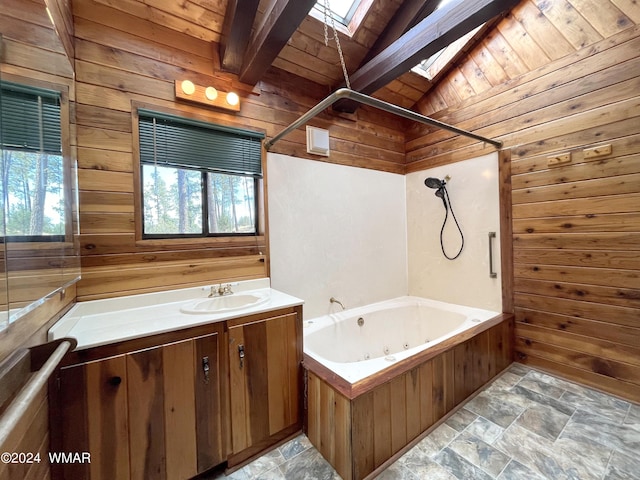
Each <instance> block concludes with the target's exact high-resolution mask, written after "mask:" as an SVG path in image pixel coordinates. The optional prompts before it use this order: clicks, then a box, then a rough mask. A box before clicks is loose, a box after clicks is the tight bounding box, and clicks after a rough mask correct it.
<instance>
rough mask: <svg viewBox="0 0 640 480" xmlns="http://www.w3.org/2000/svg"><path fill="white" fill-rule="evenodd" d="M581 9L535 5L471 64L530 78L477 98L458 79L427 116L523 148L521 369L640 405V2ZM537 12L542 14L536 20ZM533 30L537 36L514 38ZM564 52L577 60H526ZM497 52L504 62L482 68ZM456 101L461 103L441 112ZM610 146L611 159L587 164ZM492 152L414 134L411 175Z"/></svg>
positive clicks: (517, 208) (444, 87) (516, 171)
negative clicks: (591, 154) (564, 159)
mask: <svg viewBox="0 0 640 480" xmlns="http://www.w3.org/2000/svg"><path fill="white" fill-rule="evenodd" d="M570 3H571V6H572V7H571V8H568V9H566V8H563V5H567V2H566V1H565V0H562V1H560V0H553V1H545V2H531V1H523V2H522V3H521V4H520V5H519V7H518V8H516V9H515V10H514V12H513V15H511V16H509V17H508V18H506V19H504V20H503V21H502V22H501V23H500V24H499V25H498V26H497V29H496V30H495V31H494V32H493V33H492V34H491V35H489V37H488V38H487V39H486V40H485V41H484V42H483V43H482V44H481V45H479V46H478V47H477V48H476V49H475V50H473V51H472V52H470V54H469V56H468V57H467V58H466V59H464V60H463V61H462V63H460V65H459V67H458V70H459V71H460V72H462V71H469V72H475V73H474V75H476V76H477V77H478V78H481V77H482V76H483V75H484V77H485V78H488V76H489V75H490V74H492V73H494V74H495V73H496V72H497V71H498V72H501V71H502V70H504V69H502V70H501V69H498V68H497V67H496V62H498V65H499V64H500V62H499V61H498V58H495V51H497V50H499V51H500V52H502V53H503V54H505V52H509V58H510V60H509V61H508V62H507V61H506V59H505V58H503V60H502V62H503V63H502V65H503V66H507V65H509V66H511V68H516V66H517V65H521V69H520V70H518V71H514V72H512V74H510V75H502V76H501V77H500V78H496V79H495V81H494V82H490V83H492V84H491V85H488V86H487V89H486V90H484V91H482V89H480V90H479V91H478V92H477V93H476V92H475V91H474V92H473V95H472V96H469V95H465V93H464V92H467V93H469V92H470V90H469V88H468V84H467V83H465V82H462V81H461V79H460V76H459V75H452V76H450V77H449V79H448V80H447V81H446V82H445V83H446V84H445V83H443V84H441V85H439V86H438V87H437V88H436V89H435V91H434V93H433V94H431V95H429V96H428V97H427V98H425V99H424V101H422V102H421V105H422V107H423V108H424V109H425V110H424V111H425V112H428V111H429V110H433V109H437V110H438V111H437V113H435V114H434V115H433V116H434V117H435V118H437V119H439V120H442V121H445V122H448V123H452V124H454V125H458V126H460V127H462V128H468V129H470V130H474V131H478V132H479V133H481V134H483V135H486V136H489V137H495V138H499V139H501V140H503V141H504V144H505V148H507V149H511V156H512V162H511V183H512V197H513V198H512V215H513V246H514V248H513V254H514V272H515V285H514V287H515V294H514V303H515V314H516V337H517V340H516V342H517V344H516V351H517V358H518V359H519V360H520V361H522V362H524V363H527V364H530V365H532V366H537V367H540V368H544V369H547V370H549V371H552V372H555V373H558V374H560V375H563V376H565V377H567V378H569V379H573V380H576V381H579V382H582V383H586V384H588V385H591V386H593V387H596V388H600V389H603V390H606V391H608V392H611V393H614V394H617V395H620V396H622V397H625V398H628V399H632V400H635V401H639V400H640V341H639V340H638V339H639V338H640V302H639V299H640V280H639V278H640V273H639V272H640V264H639V263H638V258H640V216H639V213H638V212H639V211H640V208H639V207H640V181H639V180H640V177H639V176H638V174H640V156H639V155H640V88H639V87H640V27H639V26H638V25H634V23H636V24H637V23H638V22H639V21H640V17H639V15H638V14H639V13H640V12H639V10H638V6H637V5H635V3H634V2H618V1H615V2H603V5H602V10H599V9H600V8H601V6H600V4H599V5H598V11H597V12H596V11H595V10H592V8H591V7H590V6H591V5H595V4H593V2H582V1H578V0H575V1H574V0H572V1H571V2H570ZM534 4H537V7H538V8H539V9H540V11H541V15H537V16H532V15H531V14H525V11H530V10H531V9H532V8H534V7H536V5H534ZM614 4H615V5H614ZM614 7H615V8H614ZM593 8H595V7H593ZM534 13H535V12H534ZM612 19H613V21H611V20H612ZM523 22H526V31H527V32H529V33H531V35H527V36H528V37H529V38H527V39H526V40H525V39H518V38H517V36H511V35H512V33H510V32H517V31H522V28H523V25H525V23H523ZM561 27H562V28H561ZM543 28H545V29H551V30H552V31H555V33H554V34H549V35H547V36H545V37H544V38H546V39H549V41H550V43H549V44H547V43H546V41H543V39H542V38H540V39H538V38H537V37H535V36H534V35H533V33H532V32H534V31H535V30H536V29H543ZM559 35H562V36H566V38H565V39H564V40H563V41H560V40H559ZM525 42H527V43H529V47H527V46H526V45H525ZM551 43H555V44H557V45H558V46H559V45H566V44H567V43H569V44H571V45H572V47H573V48H578V50H577V51H575V52H573V53H570V49H569V48H568V47H567V48H566V49H563V50H562V51H556V52H555V53H554V54H553V55H551V53H548V54H547V57H549V58H550V59H551V61H549V60H548V59H546V60H545V61H544V62H543V63H541V64H531V63H528V64H527V63H526V62H525V59H529V62H531V61H532V59H533V58H535V57H536V53H534V52H537V49H539V48H543V47H544V48H548V47H549V46H550V44H551ZM500 45H501V46H502V47H500V48H499V46H500ZM581 45H588V46H584V47H581ZM531 49H532V50H531ZM489 51H491V52H493V53H494V60H495V61H492V62H491V63H489V62H485V64H481V63H480V59H484V60H487V59H488V58H489V55H488V52H489ZM525 52H528V54H525ZM568 52H569V53H568ZM538 53H540V52H538ZM567 53H568V54H567ZM563 55H564V56H563ZM554 58H556V59H555V60H554ZM523 62H524V63H525V64H526V65H524V64H523ZM491 65H493V67H491ZM444 91H456V92H458V93H457V97H455V96H453V95H451V96H450V101H445V102H442V98H441V97H443V96H444V94H443V92H444ZM438 92H440V93H439V94H438ZM443 107H446V108H444V109H442V108H443ZM602 145H611V147H612V153H611V154H609V155H604V156H600V157H595V158H587V156H585V150H586V149H589V148H591V147H596V146H602ZM485 151H487V148H485V147H484V146H483V145H480V144H478V143H477V142H472V141H469V140H466V139H463V138H461V137H453V136H451V135H449V134H447V133H443V132H435V131H428V130H421V131H413V132H411V134H410V135H409V136H408V142H407V161H408V162H409V163H408V165H407V168H408V170H409V171H416V170H420V169H423V168H426V167H429V166H435V165H442V164H446V163H449V162H455V161H458V160H462V159H466V158H471V157H473V156H475V155H477V154H480V153H484V152H485ZM560 154H570V163H568V164H566V165H558V166H555V167H550V166H549V165H548V157H555V156H557V155H560Z"/></svg>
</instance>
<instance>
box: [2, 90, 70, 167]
mask: <svg viewBox="0 0 640 480" xmlns="http://www.w3.org/2000/svg"><path fill="white" fill-rule="evenodd" d="M0 88H1V92H0V94H1V95H2V97H1V100H0V115H1V116H0V122H1V125H2V128H1V129H0V130H1V133H2V134H1V136H0V139H1V141H2V147H3V148H6V149H10V150H27V151H36V152H43V153H51V154H55V155H60V153H61V152H62V140H61V139H62V133H61V129H60V93H59V92H55V91H51V90H45V89H42V88H34V87H29V86H26V85H20V84H16V83H11V82H0Z"/></svg>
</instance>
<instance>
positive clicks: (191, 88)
mask: <svg viewBox="0 0 640 480" xmlns="http://www.w3.org/2000/svg"><path fill="white" fill-rule="evenodd" d="M182 91H183V92H184V93H185V94H187V95H193V92H195V91H196V86H195V85H194V84H193V82H192V81H191V80H183V81H182Z"/></svg>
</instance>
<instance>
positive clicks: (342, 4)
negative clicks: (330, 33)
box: [313, 0, 360, 26]
mask: <svg viewBox="0 0 640 480" xmlns="http://www.w3.org/2000/svg"><path fill="white" fill-rule="evenodd" d="M328 4H329V10H330V14H331V16H332V17H333V19H334V20H335V21H336V22H338V23H341V24H342V25H345V26H348V25H349V22H351V18H352V17H353V14H354V13H355V12H356V10H357V9H358V6H359V5H360V0H328ZM324 6H325V0H318V1H317V2H316V4H315V5H314V7H313V8H315V9H316V10H318V11H319V12H320V14H322V15H324Z"/></svg>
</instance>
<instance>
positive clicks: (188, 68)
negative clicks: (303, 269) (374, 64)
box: [73, 0, 404, 300]
mask: <svg viewBox="0 0 640 480" xmlns="http://www.w3.org/2000/svg"><path fill="white" fill-rule="evenodd" d="M107 4H108V5H107ZM126 7H127V4H126V2H125V0H111V1H109V2H103V1H96V0H81V1H75V2H73V13H74V26H75V49H76V64H75V67H76V80H77V83H76V91H77V121H78V131H77V135H78V162H79V168H80V169H79V184H80V219H81V221H80V225H81V249H82V276H83V279H82V281H81V282H80V284H79V286H78V300H89V299H96V298H104V297H113V296H119V295H125V294H132V293H142V292H148V291H154V290H163V289H167V288H180V287H185V286H189V285H193V284H201V283H205V282H212V283H215V282H218V281H227V280H239V279H247V278H256V277H263V276H266V275H268V251H267V245H268V242H267V240H266V237H265V236H264V235H261V236H259V237H257V238H254V237H252V238H250V239H245V240H244V241H239V242H235V243H231V242H229V243H224V242H222V243H213V242H205V241H202V240H201V241H197V242H191V243H180V242H155V243H154V242H149V241H146V242H140V241H139V239H137V238H136V234H135V232H136V228H135V224H136V222H139V221H140V212H136V211H135V208H134V205H135V200H134V195H135V192H136V188H135V187H134V181H135V174H134V169H137V160H136V158H135V153H134V152H135V145H133V143H134V137H133V135H132V118H131V117H132V108H133V107H132V102H139V103H143V104H145V105H146V106H148V107H150V108H153V107H154V106H155V107H156V108H167V109H171V110H176V111H179V112H185V113H186V114H192V115H197V116H199V117H200V118H204V119H206V120H209V121H212V122H215V123H220V124H224V125H230V126H235V127H242V128H248V129H253V130H257V131H263V132H265V133H266V134H267V136H273V135H274V134H275V133H277V132H279V131H280V130H281V129H282V128H284V127H285V126H286V125H288V124H289V123H291V122H292V121H293V120H295V119H296V118H297V117H298V116H299V115H300V114H302V113H304V112H305V111H307V110H308V109H309V108H311V107H312V106H314V105H315V104H316V102H317V101H318V100H319V99H321V98H323V97H324V96H326V94H327V93H328V91H327V90H326V88H325V87H321V86H319V85H317V84H315V83H312V82H310V81H306V80H302V79H300V78H297V77H294V76H292V75H289V74H285V73H284V72H282V71H279V70H274V73H272V74H270V75H269V76H268V77H267V78H266V79H265V80H264V81H262V82H260V83H259V85H258V86H257V87H256V88H251V87H249V86H247V85H243V84H240V83H238V81H237V77H235V76H234V75H230V74H225V73H222V72H220V71H219V58H218V54H217V52H218V49H217V48H216V45H214V48H212V46H211V44H210V42H208V41H205V40H201V39H199V38H195V37H192V36H188V35H186V34H184V33H180V32H178V31H176V30H172V29H170V28H167V27H161V26H159V25H158V24H154V23H151V22H149V21H148V20H143V19H141V18H139V17H137V16H134V15H133V14H129V13H125V12H126V10H127V8H126ZM164 13H165V15H167V16H168V15H170V14H169V13H167V12H164ZM183 78H190V79H192V80H193V81H195V82H196V83H199V84H202V85H209V84H213V85H214V86H216V87H218V88H219V89H221V90H231V89H234V90H236V91H238V92H239V94H240V97H241V110H240V112H239V113H238V114H235V113H226V112H223V111H219V110H215V109H207V108H200V107H198V106H195V105H187V104H179V103H176V102H175V101H174V80H176V79H183ZM388 120H389V118H388V117H386V116H385V115H380V114H378V112H372V111H367V110H366V109H362V112H358V122H357V123H355V122H353V121H352V120H349V119H345V118H341V117H339V116H332V117H329V116H324V115H323V116H322V117H318V118H317V119H316V121H315V122H314V124H315V125H317V126H320V127H323V128H330V132H331V137H332V140H331V149H332V154H331V157H330V158H328V159H327V160H328V161H330V162H339V163H344V164H349V165H357V166H361V167H365V168H376V169H380V170H387V171H392V172H402V171H403V169H404V165H403V162H404V134H403V132H402V131H400V130H396V129H394V128H393V127H392V125H394V124H393V123H392V122H390V121H388ZM389 125H391V127H390V126H389ZM398 128H399V127H398ZM343 140H344V141H343ZM304 142H305V133H304V129H298V130H297V131H296V132H294V133H292V134H291V135H289V136H288V137H286V139H285V140H283V141H282V142H280V143H278V144H276V145H275V146H274V148H273V150H272V151H274V152H277V153H285V154H289V155H295V156H298V157H309V155H308V154H307V153H306V147H305V145H304ZM316 158H317V157H316ZM265 259H266V262H265V261H264V260H265Z"/></svg>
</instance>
